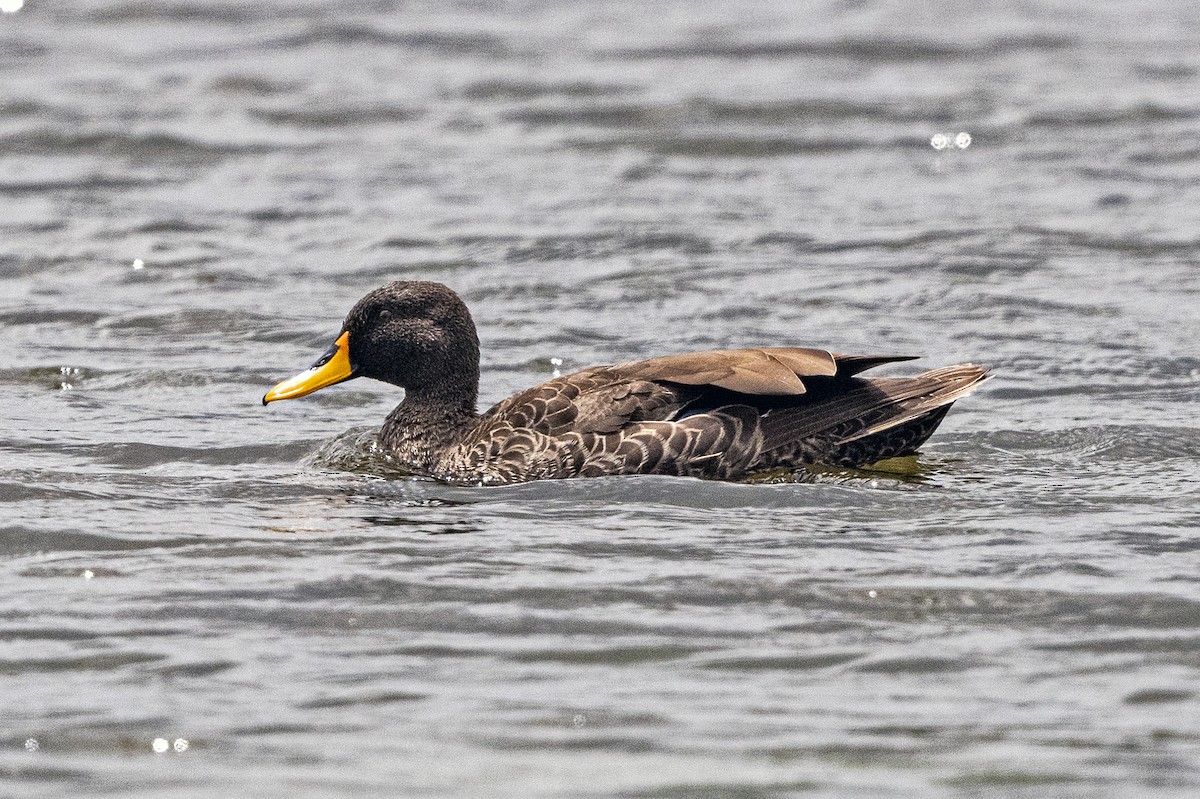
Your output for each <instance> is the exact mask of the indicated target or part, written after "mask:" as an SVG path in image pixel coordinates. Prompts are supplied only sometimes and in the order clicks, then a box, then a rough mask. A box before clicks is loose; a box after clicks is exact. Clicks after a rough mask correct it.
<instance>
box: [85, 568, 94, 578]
mask: <svg viewBox="0 0 1200 799" xmlns="http://www.w3.org/2000/svg"><path fill="white" fill-rule="evenodd" d="M95 576H96V573H95V572H94V571H92V570H91V569H84V570H83V579H85V580H90V579H92V578H93V577H95Z"/></svg>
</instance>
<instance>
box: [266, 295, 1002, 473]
mask: <svg viewBox="0 0 1200 799" xmlns="http://www.w3.org/2000/svg"><path fill="white" fill-rule="evenodd" d="M909 359H910V358H908V357H905V356H860V355H851V356H846V355H836V354H833V353H830V352H827V351H825V350H817V349H800V348H764V349H751V350H714V351H708V352H698V353H690V354H685V355H670V356H665V357H661V358H652V359H650V360H646V361H636V362H633V363H626V364H621V365H618V366H599V367H594V368H591V369H585V370H583V371H581V372H576V373H574V374H570V375H566V376H564V377H556V378H554V379H553V380H550V381H549V382H546V383H543V384H541V385H540V386H535V387H534V388H531V389H528V390H527V391H523V392H521V393H520V394H517V395H515V396H512V397H510V398H508V399H506V400H504V401H502V402H500V403H499V404H497V405H496V406H494V407H493V408H491V409H490V410H488V411H486V412H485V413H483V414H482V415H480V414H478V413H477V412H476V410H475V400H476V395H477V392H478V382H479V344H478V339H477V337H476V334H475V327H474V323H473V322H472V321H471V317H470V314H469V312H468V311H467V309H466V306H465V305H463V304H462V301H461V300H459V298H458V296H457V295H455V294H454V292H452V291H451V290H450V289H448V288H446V287H445V286H442V285H440V284H437V283H426V282H408V281H399V282H396V283H392V284H390V285H388V286H385V287H383V288H382V289H378V290H377V291H374V292H372V293H371V294H369V295H367V296H366V297H364V298H363V300H362V301H360V302H359V303H358V305H356V306H355V308H354V310H352V311H351V312H350V315H349V316H348V317H347V319H346V323H345V325H344V326H343V331H342V334H341V336H339V338H338V342H337V344H335V345H334V348H331V350H330V352H329V353H327V354H326V357H325V358H323V359H322V360H321V361H319V362H318V364H317V365H316V366H314V367H313V368H312V369H310V370H309V371H308V372H305V373H303V374H301V375H297V376H296V377H295V378H292V379H291V380H288V381H284V382H283V383H280V384H279V385H278V386H276V387H275V388H274V389H272V390H271V392H269V393H268V394H267V396H266V397H264V400H263V401H264V403H266V402H269V401H271V400H275V399H290V398H292V397H298V396H303V395H304V394H307V393H310V392H311V391H315V390H317V389H319V388H323V387H325V386H327V385H331V384H333V383H336V382H341V381H342V380H346V379H349V378H350V377H356V376H360V375H362V376H367V377H375V378H377V379H381V380H385V381H386V382H390V383H393V384H396V385H399V386H403V387H404V388H405V389H406V395H405V399H404V401H403V402H402V403H400V405H399V406H398V407H397V408H396V409H395V410H394V411H392V413H391V414H390V415H389V416H388V417H387V419H386V421H385V422H384V425H383V428H382V429H381V431H380V441H381V444H382V446H383V447H384V448H385V449H387V450H388V452H389V453H390V454H392V455H393V456H394V457H395V459H396V460H397V461H398V462H399V463H400V464H401V465H402V466H404V467H405V468H407V469H409V470H411V471H413V472H415V473H418V474H423V475H428V476H430V477H434V478H437V479H440V480H446V481H451V482H456V483H488V484H492V483H515V482H524V481H527V480H541V479H553V478H565V477H597V476H601V475H617V474H669V475H692V476H696V477H710V478H720V479H729V478H736V477H740V476H744V475H747V474H751V473H754V472H757V471H762V470H766V469H775V468H781V467H798V466H801V465H803V464H810V463H827V464H831V465H841V466H862V465H867V464H870V463H874V462H875V461H879V460H882V459H884V458H890V457H896V456H900V455H908V454H911V453H913V452H915V451H916V449H917V447H919V446H920V445H921V444H922V443H923V442H924V441H925V439H926V438H928V437H929V435H930V434H931V433H932V432H933V430H934V429H935V428H936V427H937V425H938V424H939V423H940V422H941V420H942V417H943V416H945V414H946V411H947V410H949V408H950V405H951V404H952V403H953V402H954V401H955V400H957V399H958V398H960V397H962V396H964V395H965V394H967V393H968V392H969V391H971V390H972V389H973V388H974V387H975V386H977V385H978V384H979V383H980V381H982V380H983V379H984V377H985V376H986V374H987V370H986V369H985V368H982V367H979V366H975V365H972V364H966V365H961V366H951V367H946V368H944V369H936V370H933V371H930V372H925V373H924V374H921V375H917V376H915V377H907V378H876V379H865V378H860V377H856V376H855V375H857V374H858V373H859V372H862V371H864V370H866V369H870V368H871V367H874V366H878V365H880V364H884V363H889V362H893V361H903V360H909Z"/></svg>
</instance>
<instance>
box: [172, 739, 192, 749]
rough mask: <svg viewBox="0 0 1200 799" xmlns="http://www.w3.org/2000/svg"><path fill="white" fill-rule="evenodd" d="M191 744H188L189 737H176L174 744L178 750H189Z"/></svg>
mask: <svg viewBox="0 0 1200 799" xmlns="http://www.w3.org/2000/svg"><path fill="white" fill-rule="evenodd" d="M189 745H190V744H188V739H187V738H176V739H175V744H174V749H175V751H176V752H186V751H187V750H188V746H189Z"/></svg>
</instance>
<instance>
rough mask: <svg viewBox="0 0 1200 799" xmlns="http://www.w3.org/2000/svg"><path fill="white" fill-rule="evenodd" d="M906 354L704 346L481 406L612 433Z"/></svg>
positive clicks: (801, 389)
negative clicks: (713, 400)
mask: <svg viewBox="0 0 1200 799" xmlns="http://www.w3.org/2000/svg"><path fill="white" fill-rule="evenodd" d="M913 357H914V356H907V355H836V354H834V353H831V352H828V351H826V350H819V349H806V348H799V347H764V348H761V349H745V350H708V351H705V352H695V353H686V354H683V355H666V356H663V357H659V358H650V359H649V360H645V361H632V362H629V363H623V364H618V365H616V366H601V367H595V368H592V369H586V370H584V371H582V372H575V373H574V374H570V375H566V376H563V377H558V378H555V379H554V380H550V381H548V382H546V383H543V384H542V385H540V386H536V387H534V388H531V389H528V390H527V391H523V392H521V393H520V394H517V395H515V396H513V397H510V398H509V399H507V400H504V401H503V402H501V403H499V404H498V405H496V406H495V407H494V408H492V409H491V410H490V411H488V412H487V414H485V418H487V419H488V420H489V422H488V423H489V424H502V425H504V426H505V427H511V428H513V429H518V430H530V431H532V432H536V433H540V434H543V435H549V436H557V435H563V434H566V433H571V432H574V433H583V434H586V433H600V434H604V433H614V432H617V431H619V430H621V429H622V428H624V427H626V426H627V425H629V424H632V423H636V422H645V421H670V420H672V419H675V418H677V417H678V416H679V414H680V413H681V412H685V411H687V410H688V409H689V408H695V407H704V406H710V405H711V403H710V402H707V401H706V400H708V399H710V398H714V397H719V398H720V399H721V400H722V401H725V402H728V401H729V400H730V399H732V395H743V397H745V398H746V399H745V401H749V402H750V404H754V402H753V400H751V399H750V398H751V397H764V398H783V397H798V396H799V395H802V394H805V393H807V392H808V390H809V388H808V385H806V383H805V379H809V380H810V381H811V379H812V378H835V377H849V376H851V375H855V374H858V373H859V372H862V371H864V370H866V369H870V368H872V367H875V366H879V365H880V364H884V363H891V362H893V361H906V360H911V359H912V358H913Z"/></svg>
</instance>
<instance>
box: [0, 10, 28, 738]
mask: <svg viewBox="0 0 1200 799" xmlns="http://www.w3.org/2000/svg"><path fill="white" fill-rule="evenodd" d="M24 5H25V0H0V11H3V12H4V13H5V14H15V13H17V12H18V11H20V10H21V7H22V6H24ZM31 740H32V739H31ZM34 743H37V741H34Z"/></svg>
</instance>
